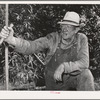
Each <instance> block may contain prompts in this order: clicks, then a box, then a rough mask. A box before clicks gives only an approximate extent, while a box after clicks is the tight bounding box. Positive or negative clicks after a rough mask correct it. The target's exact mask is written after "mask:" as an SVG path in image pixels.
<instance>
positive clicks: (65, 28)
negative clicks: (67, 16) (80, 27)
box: [61, 24, 76, 39]
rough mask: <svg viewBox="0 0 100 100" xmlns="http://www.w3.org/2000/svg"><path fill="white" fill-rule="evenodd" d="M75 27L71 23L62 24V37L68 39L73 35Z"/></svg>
mask: <svg viewBox="0 0 100 100" xmlns="http://www.w3.org/2000/svg"><path fill="white" fill-rule="evenodd" d="M75 29H76V28H75V27H74V26H72V25H67V24H62V25H61V30H62V38H63V39H70V38H72V37H73V36H74V35H75V31H76V30H75Z"/></svg>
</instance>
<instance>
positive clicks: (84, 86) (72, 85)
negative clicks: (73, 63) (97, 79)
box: [45, 69, 95, 91]
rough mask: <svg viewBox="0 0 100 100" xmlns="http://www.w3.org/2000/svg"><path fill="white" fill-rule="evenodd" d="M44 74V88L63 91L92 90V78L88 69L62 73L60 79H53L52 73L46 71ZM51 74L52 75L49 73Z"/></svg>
mask: <svg viewBox="0 0 100 100" xmlns="http://www.w3.org/2000/svg"><path fill="white" fill-rule="evenodd" d="M46 74H47V75H45V81H46V90H57V91H58V90H65V91H94V90H95V88H94V79H93V76H92V73H91V72H90V70H89V69H84V70H83V71H82V72H81V73H80V74H78V75H69V74H63V75H62V81H59V82H57V81H55V80H54V78H53V76H52V75H53V73H52V72H49V71H47V73H46ZM51 74H52V75H51Z"/></svg>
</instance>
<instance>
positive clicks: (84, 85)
mask: <svg viewBox="0 0 100 100" xmlns="http://www.w3.org/2000/svg"><path fill="white" fill-rule="evenodd" d="M78 80H79V82H78V89H80V90H86V91H92V90H94V78H93V75H92V73H91V72H90V70H89V69H85V70H83V72H82V73H81V74H80V76H79V79H78Z"/></svg>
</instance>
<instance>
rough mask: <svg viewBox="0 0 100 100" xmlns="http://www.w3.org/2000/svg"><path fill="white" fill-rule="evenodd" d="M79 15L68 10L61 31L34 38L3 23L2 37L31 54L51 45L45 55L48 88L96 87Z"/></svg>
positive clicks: (78, 89)
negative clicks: (24, 36) (25, 37)
mask: <svg viewBox="0 0 100 100" xmlns="http://www.w3.org/2000/svg"><path fill="white" fill-rule="evenodd" d="M79 21H80V17H79V15H78V14H77V13H76V12H67V13H66V14H65V16H64V18H63V21H61V22H58V24H60V25H61V33H60V34H59V33H57V32H56V33H51V34H49V35H47V36H46V37H42V38H39V39H37V40H35V41H26V40H23V39H20V38H16V37H14V36H13V33H14V31H13V29H12V28H11V27H8V28H7V27H4V28H3V29H2V31H1V33H0V37H1V38H4V40H5V41H6V42H8V43H9V44H11V45H14V46H15V50H16V51H17V52H20V53H23V54H32V53H35V52H39V51H41V50H43V49H44V48H48V53H47V57H46V58H45V81H46V89H47V90H77V91H92V90H94V81H93V76H92V74H91V72H90V70H89V69H88V67H89V52H88V40H87V37H86V36H85V35H84V34H83V33H79V32H78V31H79Z"/></svg>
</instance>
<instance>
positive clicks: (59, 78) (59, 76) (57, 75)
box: [54, 64, 64, 81]
mask: <svg viewBox="0 0 100 100" xmlns="http://www.w3.org/2000/svg"><path fill="white" fill-rule="evenodd" d="M63 72H64V65H63V64H61V65H60V66H59V67H58V68H57V69H56V71H55V73H54V79H55V80H56V81H62V73H63Z"/></svg>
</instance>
